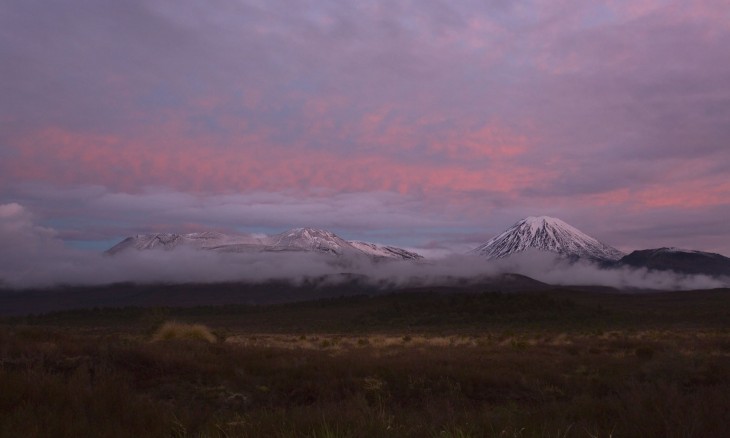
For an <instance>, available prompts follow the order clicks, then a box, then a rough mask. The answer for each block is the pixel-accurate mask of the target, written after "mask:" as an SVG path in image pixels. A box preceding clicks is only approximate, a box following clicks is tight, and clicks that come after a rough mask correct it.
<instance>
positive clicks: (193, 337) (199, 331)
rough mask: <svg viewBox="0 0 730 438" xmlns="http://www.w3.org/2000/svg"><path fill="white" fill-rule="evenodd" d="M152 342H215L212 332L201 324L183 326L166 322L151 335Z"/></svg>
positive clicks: (179, 323)
mask: <svg viewBox="0 0 730 438" xmlns="http://www.w3.org/2000/svg"><path fill="white" fill-rule="evenodd" d="M152 340H153V341H170V340H189V341H206V342H211V343H212V342H215V341H216V337H215V335H214V334H213V332H212V331H211V330H210V329H209V328H208V327H206V326H204V325H203V324H185V323H181V322H175V321H168V322H166V323H164V324H162V326H161V327H160V328H159V329H157V331H156V332H155V334H154V335H152Z"/></svg>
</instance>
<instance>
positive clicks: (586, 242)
mask: <svg viewBox="0 0 730 438" xmlns="http://www.w3.org/2000/svg"><path fill="white" fill-rule="evenodd" d="M529 248H532V249H537V250H540V251H548V252H553V253H557V254H560V255H562V256H566V257H582V258H589V259H593V260H611V261H613V260H618V259H620V258H621V257H622V256H623V253H622V252H621V251H619V250H617V249H616V248H613V247H611V246H608V245H606V244H605V243H602V242H600V241H599V240H598V239H595V238H593V237H591V236H589V235H587V234H585V233H584V232H582V231H580V230H579V229H577V228H575V227H573V226H571V225H569V224H567V223H565V222H563V221H562V220H560V219H557V218H554V217H549V216H538V217H533V216H530V217H528V218H525V219H522V220H521V221H519V222H517V223H516V224H514V225H512V226H511V227H510V228H508V229H507V230H506V231H504V232H503V233H501V234H499V235H498V236H496V237H493V238H492V239H491V240H489V241H488V242H487V243H485V244H484V245H481V246H479V247H478V248H476V249H474V250H472V253H476V254H479V255H481V256H485V257H487V258H490V259H496V258H502V257H507V256H510V255H512V254H516V253H519V252H522V251H524V250H526V249H529Z"/></svg>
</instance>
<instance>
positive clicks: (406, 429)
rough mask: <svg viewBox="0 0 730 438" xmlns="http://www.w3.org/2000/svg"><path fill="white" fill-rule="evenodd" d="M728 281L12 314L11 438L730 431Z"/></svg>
mask: <svg viewBox="0 0 730 438" xmlns="http://www.w3.org/2000/svg"><path fill="white" fill-rule="evenodd" d="M725 293H726V292H725V291H720V292H712V293H710V292H707V293H698V294H696V295H694V296H686V295H674V294H664V295H661V296H660V295H655V296H644V297H639V298H636V297H629V296H619V295H605V294H588V293H583V294H576V293H575V292H570V291H552V292H548V293H540V294H498V293H486V294H456V295H440V294H429V293H424V294H418V295H412V294H411V295H392V296H385V297H378V298H367V297H354V298H345V299H333V300H325V301H318V302H310V303H300V304H289V305H278V306H265V307H247V306H226V307H215V308H213V307H207V308H192V309H172V308H165V309H163V308H152V309H139V308H128V309H106V310H101V309H96V310H86V311H73V312H64V313H57V314H50V315H42V316H36V317H25V318H16V319H6V320H5V321H4V323H3V324H2V325H0V436H13V437H15V436H68V437H77V436H120V437H126V436H173V437H185V436H191V437H192V436H196V437H197V436H211V437H234V436H250V437H259V436H267V437H268V436H271V437H277V436H279V437H290V436H309V437H340V436H345V437H378V436H413V437H470V436H475V437H476V436H505V437H532V436H541V437H542V436H547V437H573V436H575V437H597V436H600V437H608V436H615V437H620V436H666V437H688V436H698V437H700V436H701V437H712V436H717V437H721V436H730V424H728V422H727V418H728V414H730V327H728V322H727V321H726V318H724V317H723V316H724V315H727V314H728V313H726V310H727V306H728V304H727V303H726V301H727V300H726V299H725ZM648 302H650V303H652V306H651V307H648V304H647V303H648ZM173 320H175V321H177V322H174V323H173Z"/></svg>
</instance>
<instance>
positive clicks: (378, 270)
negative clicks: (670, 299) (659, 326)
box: [0, 204, 730, 290]
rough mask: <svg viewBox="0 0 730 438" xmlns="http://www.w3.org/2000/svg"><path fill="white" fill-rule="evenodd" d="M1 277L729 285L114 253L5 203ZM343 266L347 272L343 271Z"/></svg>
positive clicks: (557, 270)
mask: <svg viewBox="0 0 730 438" xmlns="http://www.w3.org/2000/svg"><path fill="white" fill-rule="evenodd" d="M0 241H2V242H3V244H2V245H1V246H0V279H1V280H2V283H1V284H2V286H3V287H5V288H13V289H22V288H35V287H53V286H57V285H100V284H109V283H119V282H133V283H208V282H236V281H241V282H251V283H260V282H266V281H271V280H288V281H291V282H292V283H293V284H300V283H301V282H303V281H305V280H312V279H324V280H322V281H325V282H337V281H345V280H346V279H348V278H353V277H357V278H359V279H361V280H362V281H367V282H372V283H373V284H376V285H382V286H389V287H390V286H406V285H408V286H411V285H434V284H448V283H450V282H454V281H460V280H479V279H485V278H489V277H495V276H499V275H501V274H505V273H516V274H522V275H525V276H528V277H531V278H533V279H535V280H538V281H542V282H545V283H549V284H554V285H600V286H608V287H614V288H618V289H658V290H690V289H708V288H719V287H726V286H728V284H729V283H730V281H729V280H728V279H727V278H722V279H718V278H713V277H710V276H705V275H683V274H678V273H674V272H666V271H661V272H659V271H649V270H647V269H643V268H641V269H636V268H629V267H620V268H610V269H606V268H601V267H599V266H598V265H596V264H594V263H591V262H588V261H577V262H570V261H568V260H566V259H563V258H559V257H556V256H554V255H552V254H549V253H544V252H539V251H525V252H523V253H521V254H516V255H513V256H511V257H508V258H505V259H497V260H487V259H485V258H483V257H479V256H476V255H450V256H447V257H443V258H438V259H426V260H420V261H398V260H387V261H386V260H376V259H373V258H371V257H367V256H348V257H336V256H332V255H328V254H320V253H316V252H304V251H302V252H287V251H282V252H256V253H219V252H214V251H205V250H195V249H186V248H180V249H176V250H174V251H164V250H148V251H129V252H124V253H120V254H117V255H114V256H111V255H107V254H103V253H100V252H95V251H87V250H79V249H74V248H70V247H68V246H66V245H64V243H63V242H62V241H61V240H60V239H58V238H57V237H56V236H55V231H54V230H53V229H50V228H45V227H40V226H38V225H36V224H35V223H34V221H33V218H32V216H31V215H30V214H29V212H28V211H27V210H26V209H25V208H23V207H22V206H21V205H18V204H5V205H2V206H0ZM341 274H348V275H346V276H343V275H341Z"/></svg>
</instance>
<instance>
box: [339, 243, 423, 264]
mask: <svg viewBox="0 0 730 438" xmlns="http://www.w3.org/2000/svg"><path fill="white" fill-rule="evenodd" d="M349 243H350V245H352V246H354V247H355V248H357V249H359V250H360V251H362V252H364V253H366V254H369V255H371V256H373V257H384V258H393V259H403V260H419V259H422V258H423V256H422V255H420V254H418V253H415V252H412V251H408V250H405V249H403V248H398V247H395V246H380V245H376V244H374V243H368V242H360V241H357V240H350V241H349Z"/></svg>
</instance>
